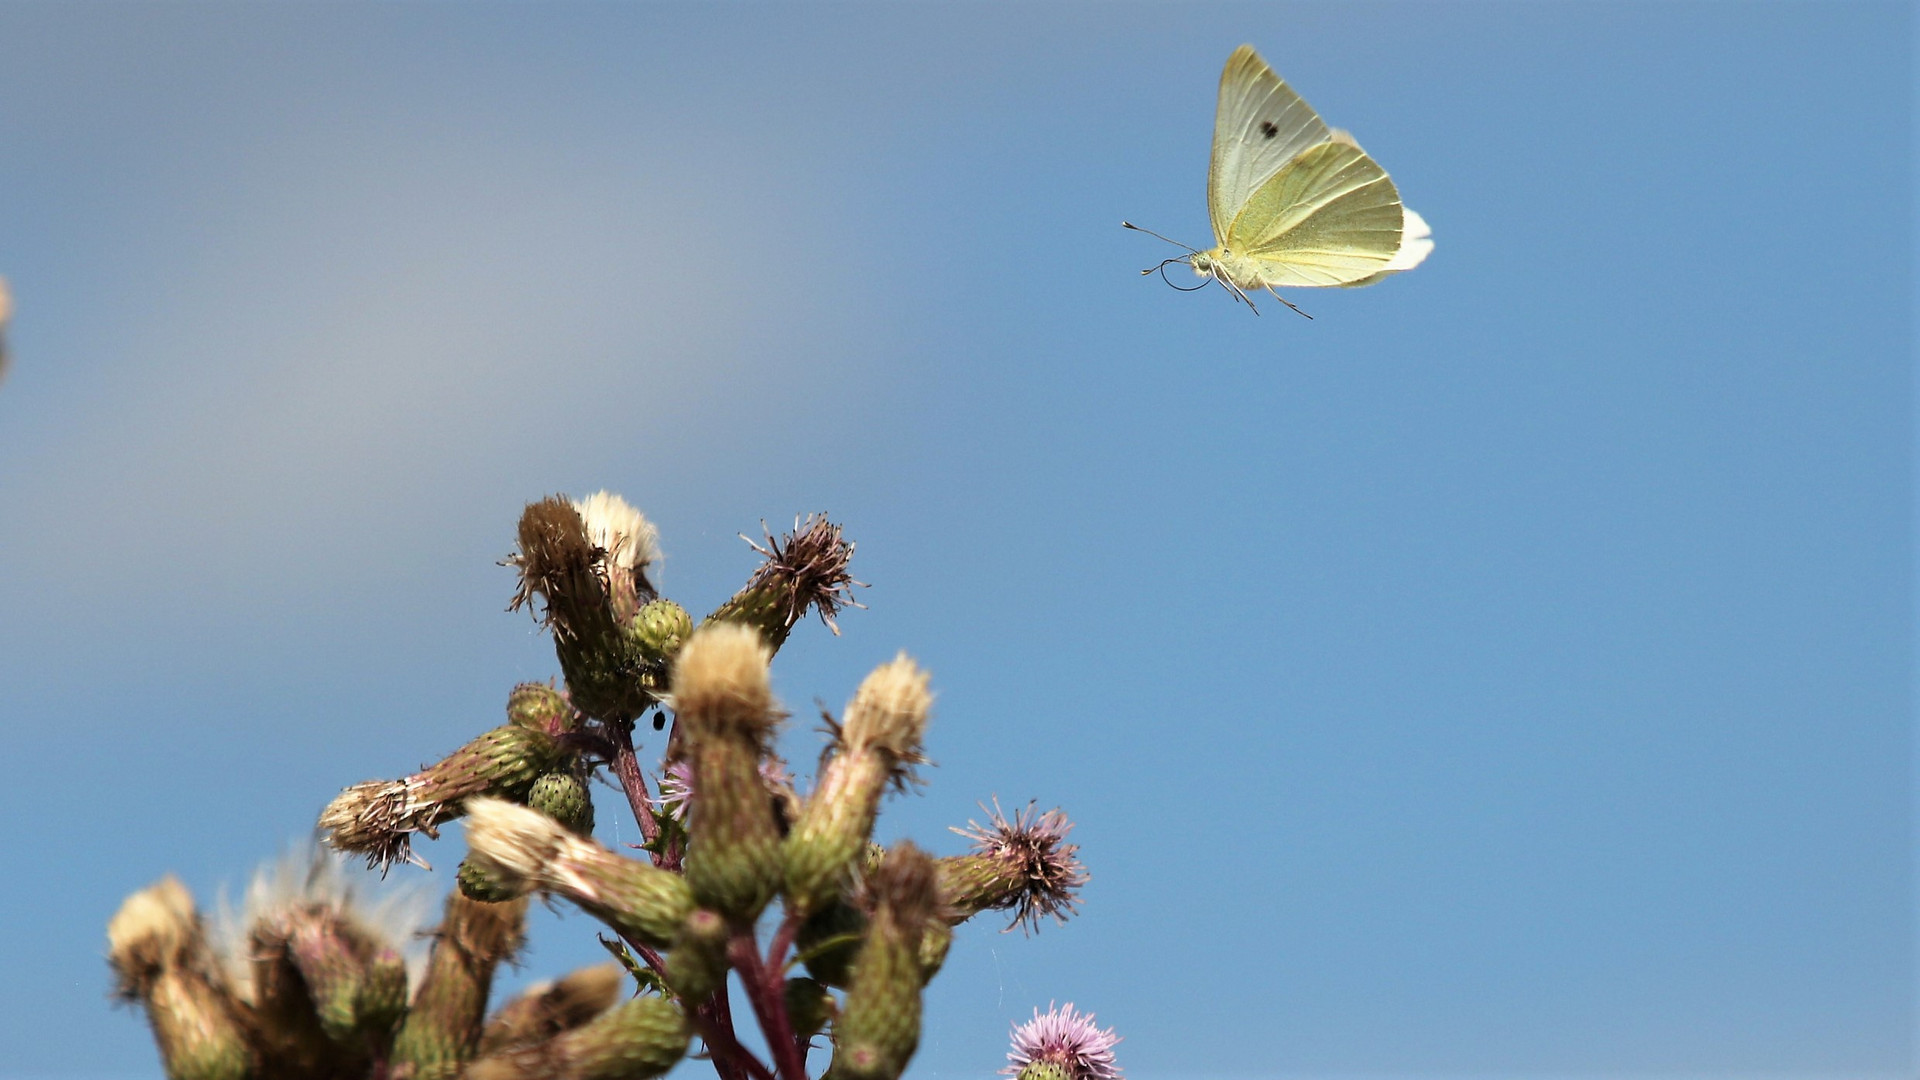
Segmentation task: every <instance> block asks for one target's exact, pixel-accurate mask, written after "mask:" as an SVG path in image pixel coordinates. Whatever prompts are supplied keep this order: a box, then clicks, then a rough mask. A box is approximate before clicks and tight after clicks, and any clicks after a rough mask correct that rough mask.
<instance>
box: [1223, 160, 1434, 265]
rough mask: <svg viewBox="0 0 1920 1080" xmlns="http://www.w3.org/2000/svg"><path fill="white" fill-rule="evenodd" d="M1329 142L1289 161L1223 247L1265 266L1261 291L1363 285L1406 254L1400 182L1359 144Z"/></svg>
mask: <svg viewBox="0 0 1920 1080" xmlns="http://www.w3.org/2000/svg"><path fill="white" fill-rule="evenodd" d="M1329 135H1330V138H1329V139H1328V141H1326V142H1322V143H1319V144H1318V145H1315V146H1310V147H1308V148H1307V149H1305V150H1303V151H1301V152H1300V153H1299V154H1298V155H1296V156H1295V157H1294V158H1293V159H1292V160H1291V161H1288V162H1287V163H1286V165H1284V166H1283V167H1282V168H1281V169H1280V171H1279V172H1278V173H1276V174H1274V176H1273V178H1272V179H1270V180H1268V181H1267V182H1266V183H1265V184H1263V185H1261V187H1260V189H1259V190H1257V191H1255V192H1254V193H1253V195H1252V197H1251V198H1249V199H1248V200H1247V203H1246V205H1245V206H1244V207H1242V208H1241V210H1240V212H1239V214H1237V215H1235V217H1234V218H1233V219H1232V221H1231V222H1229V223H1228V225H1227V228H1226V236H1225V237H1224V239H1223V240H1222V243H1223V244H1224V245H1225V247H1226V248H1227V250H1228V251H1230V252H1232V253H1233V254H1234V255H1237V256H1240V257H1241V259H1244V260H1251V261H1252V262H1254V263H1255V264H1257V266H1258V268H1259V281H1258V283H1257V284H1258V286H1259V287H1268V286H1279V287H1286V286H1295V287H1298V286H1320V285H1354V284H1360V283H1362V281H1363V279H1367V278H1370V277H1374V276H1376V275H1379V274H1382V273H1386V272H1388V267H1389V264H1390V263H1392V262H1393V259H1394V256H1395V255H1396V254H1398V253H1399V251H1400V245H1401V237H1402V234H1403V233H1404V232H1405V225H1406V215H1405V214H1404V212H1403V211H1402V209H1401V206H1400V192H1399V190H1398V189H1397V188H1395V187H1394V186H1393V180H1392V179H1391V178H1389V177H1388V176H1387V172H1386V170H1385V169H1382V168H1381V167H1380V165H1379V163H1378V162H1376V161H1374V160H1373V159H1372V158H1370V157H1368V156H1367V154H1366V151H1364V150H1362V149H1360V147H1359V146H1358V145H1357V144H1355V143H1354V142H1353V139H1352V137H1351V136H1348V135H1347V134H1346V133H1345V132H1330V133H1329ZM1422 224H1424V222H1423V223H1422ZM1241 284H1243V285H1245V284H1247V283H1245V282H1242V283H1241Z"/></svg>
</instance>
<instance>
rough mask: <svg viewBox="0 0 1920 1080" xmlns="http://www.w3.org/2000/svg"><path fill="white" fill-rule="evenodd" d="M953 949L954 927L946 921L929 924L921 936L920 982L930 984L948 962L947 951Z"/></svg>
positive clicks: (935, 921) (937, 920)
mask: <svg viewBox="0 0 1920 1080" xmlns="http://www.w3.org/2000/svg"><path fill="white" fill-rule="evenodd" d="M951 948H953V927H952V926H950V925H949V924H948V923H947V921H946V920H945V919H935V920H933V921H932V922H930V923H928V924H927V926H926V929H925V930H924V931H923V932H922V933H921V935H920V981H921V982H922V983H930V982H932V981H933V977H934V976H935V975H938V974H939V973H940V968H941V967H942V966H943V965H945V964H946V962H947V951H948V950H949V949H951Z"/></svg>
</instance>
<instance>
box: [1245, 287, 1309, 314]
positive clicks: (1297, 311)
mask: <svg viewBox="0 0 1920 1080" xmlns="http://www.w3.org/2000/svg"><path fill="white" fill-rule="evenodd" d="M1267 291H1268V292H1270V293H1273V298H1274V299H1275V300H1278V301H1280V302H1281V303H1283V304H1285V305H1287V306H1288V307H1290V308H1293V313H1294V314H1295V315H1298V316H1300V317H1301V318H1303V319H1311V318H1313V316H1311V315H1309V314H1307V313H1306V312H1304V311H1301V310H1300V309H1299V308H1297V307H1293V301H1291V300H1289V299H1287V298H1286V297H1284V296H1281V295H1280V294H1279V293H1277V292H1273V286H1271V285H1269V286H1267ZM1248 303H1252V301H1248Z"/></svg>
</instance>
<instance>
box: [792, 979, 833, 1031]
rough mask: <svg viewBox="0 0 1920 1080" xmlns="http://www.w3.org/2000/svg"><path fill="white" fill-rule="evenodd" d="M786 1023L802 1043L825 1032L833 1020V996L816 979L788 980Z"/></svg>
mask: <svg viewBox="0 0 1920 1080" xmlns="http://www.w3.org/2000/svg"><path fill="white" fill-rule="evenodd" d="M785 996H786V1001H787V1022H788V1023H789V1024H791V1025H792V1027H793V1036H794V1038H796V1039H799V1040H801V1041H802V1042H808V1041H810V1040H812V1038H813V1037H814V1036H815V1035H818V1034H820V1033H821V1032H822V1031H824V1030H826V1027H827V1021H828V1020H831V1019H832V1018H833V995H832V994H829V993H827V988H826V987H825V986H824V985H822V984H821V983H820V982H819V981H818V980H816V979H799V978H795V979H788V980H787V985H786V991H785Z"/></svg>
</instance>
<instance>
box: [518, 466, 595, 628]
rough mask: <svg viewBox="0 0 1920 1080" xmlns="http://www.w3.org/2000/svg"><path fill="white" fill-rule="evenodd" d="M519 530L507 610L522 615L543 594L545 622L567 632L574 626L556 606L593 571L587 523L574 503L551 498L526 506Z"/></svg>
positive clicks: (560, 498) (563, 498)
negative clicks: (513, 584)
mask: <svg viewBox="0 0 1920 1080" xmlns="http://www.w3.org/2000/svg"><path fill="white" fill-rule="evenodd" d="M519 532H520V535H519V540H520V550H519V551H516V552H514V553H513V554H512V555H509V556H507V558H506V565H508V566H511V567H513V568H514V569H516V570H518V571H519V572H520V582H519V585H518V586H517V587H516V588H515V589H514V593H513V600H512V601H511V602H510V603H509V604H508V605H507V610H508V611H518V610H519V609H520V607H521V605H523V604H530V603H531V602H532V601H533V598H534V597H535V596H539V597H541V598H542V599H544V600H545V601H546V610H545V611H544V612H542V613H541V622H542V623H544V624H545V625H546V626H547V627H548V628H550V629H552V630H554V631H555V633H559V634H565V633H568V632H570V629H571V628H570V627H569V626H568V625H567V623H566V620H565V618H564V616H563V615H562V610H561V608H560V607H559V606H556V605H557V604H558V602H559V601H560V600H561V599H562V598H564V597H566V596H567V595H569V593H570V592H571V591H573V590H576V589H578V588H579V587H580V585H581V584H582V583H583V580H584V578H585V577H586V575H587V574H589V573H590V572H591V569H592V566H593V561H594V551H595V548H594V545H593V541H592V540H591V539H589V538H588V537H587V523H586V521H585V519H583V518H582V517H581V516H580V511H579V509H578V508H576V507H575V506H574V504H573V503H572V502H571V501H570V500H568V499H567V498H566V497H564V496H561V495H551V496H548V497H547V498H544V499H541V500H540V501H539V502H535V503H528V504H527V508H526V510H525V511H523V512H522V513H521V515H520V530H519Z"/></svg>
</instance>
